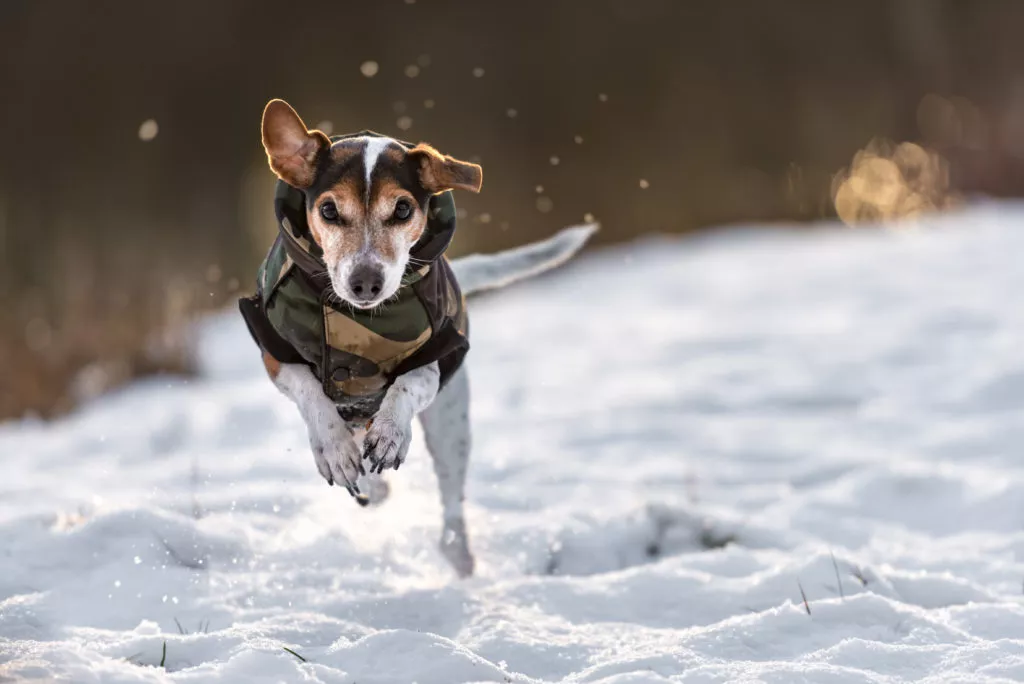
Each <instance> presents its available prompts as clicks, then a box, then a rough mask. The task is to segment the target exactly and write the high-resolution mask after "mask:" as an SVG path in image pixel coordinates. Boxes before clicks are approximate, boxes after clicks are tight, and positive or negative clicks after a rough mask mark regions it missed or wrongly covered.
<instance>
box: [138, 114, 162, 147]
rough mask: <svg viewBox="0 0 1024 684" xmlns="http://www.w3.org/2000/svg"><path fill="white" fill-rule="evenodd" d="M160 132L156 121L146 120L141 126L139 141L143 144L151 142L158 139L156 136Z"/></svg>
mask: <svg viewBox="0 0 1024 684" xmlns="http://www.w3.org/2000/svg"><path fill="white" fill-rule="evenodd" d="M159 132H160V126H159V125H158V124H157V122H156V119H146V120H145V121H143V122H142V125H140V126H139V140H141V141H142V142H149V141H150V140H152V139H153V138H155V137H156V134H157V133H159Z"/></svg>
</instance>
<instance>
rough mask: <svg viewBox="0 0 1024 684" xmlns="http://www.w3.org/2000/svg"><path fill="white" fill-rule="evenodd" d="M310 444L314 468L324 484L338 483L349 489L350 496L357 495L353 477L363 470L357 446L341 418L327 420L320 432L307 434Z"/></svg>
mask: <svg viewBox="0 0 1024 684" xmlns="http://www.w3.org/2000/svg"><path fill="white" fill-rule="evenodd" d="M309 443H310V446H311V447H312V448H313V458H314V459H316V469H317V470H319V471H320V474H321V475H322V476H323V478H324V479H325V480H327V484H329V485H334V484H337V485H338V486H340V487H345V488H346V489H348V491H349V493H350V494H352V495H353V496H356V495H358V494H359V488H358V487H357V486H356V480H357V479H358V478H359V475H360V474H361V473H363V472H365V471H364V468H363V464H362V458H361V456H362V455H361V454H360V453H359V446H358V445H357V444H356V442H355V440H354V439H352V433H351V432H349V430H348V428H347V427H345V425H344V424H343V423H341V422H340V421H339V422H337V423H330V424H328V425H327V426H326V428H325V429H324V430H323V431H322V432H318V433H315V434H310V437H309Z"/></svg>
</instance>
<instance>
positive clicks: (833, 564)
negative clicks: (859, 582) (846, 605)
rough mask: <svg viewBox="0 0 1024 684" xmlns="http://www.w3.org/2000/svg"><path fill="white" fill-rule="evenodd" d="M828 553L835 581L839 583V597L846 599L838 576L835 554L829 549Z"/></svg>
mask: <svg viewBox="0 0 1024 684" xmlns="http://www.w3.org/2000/svg"><path fill="white" fill-rule="evenodd" d="M828 555H829V556H830V557H831V558H832V569H833V570H835V571H836V582H838V583H839V598H840V599H841V600H843V601H845V600H846V596H845V595H844V594H843V580H842V578H840V577H839V564H838V563H836V555H835V554H834V553H832V552H831V551H829V552H828Z"/></svg>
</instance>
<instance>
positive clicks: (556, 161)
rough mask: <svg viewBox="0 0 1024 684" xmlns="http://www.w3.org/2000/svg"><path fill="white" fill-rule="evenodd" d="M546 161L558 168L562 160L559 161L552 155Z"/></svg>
mask: <svg viewBox="0 0 1024 684" xmlns="http://www.w3.org/2000/svg"><path fill="white" fill-rule="evenodd" d="M548 161H549V162H551V165H552V166H558V164H559V162H561V161H562V160H561V159H559V158H558V156H557V155H554V154H553V155H551V159H549V160H548Z"/></svg>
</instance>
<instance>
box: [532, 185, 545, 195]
mask: <svg viewBox="0 0 1024 684" xmlns="http://www.w3.org/2000/svg"><path fill="white" fill-rule="evenodd" d="M534 190H536V191H537V194H538V195H540V194H542V193H543V192H544V186H543V185H538V186H537V187H535V188H534Z"/></svg>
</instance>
